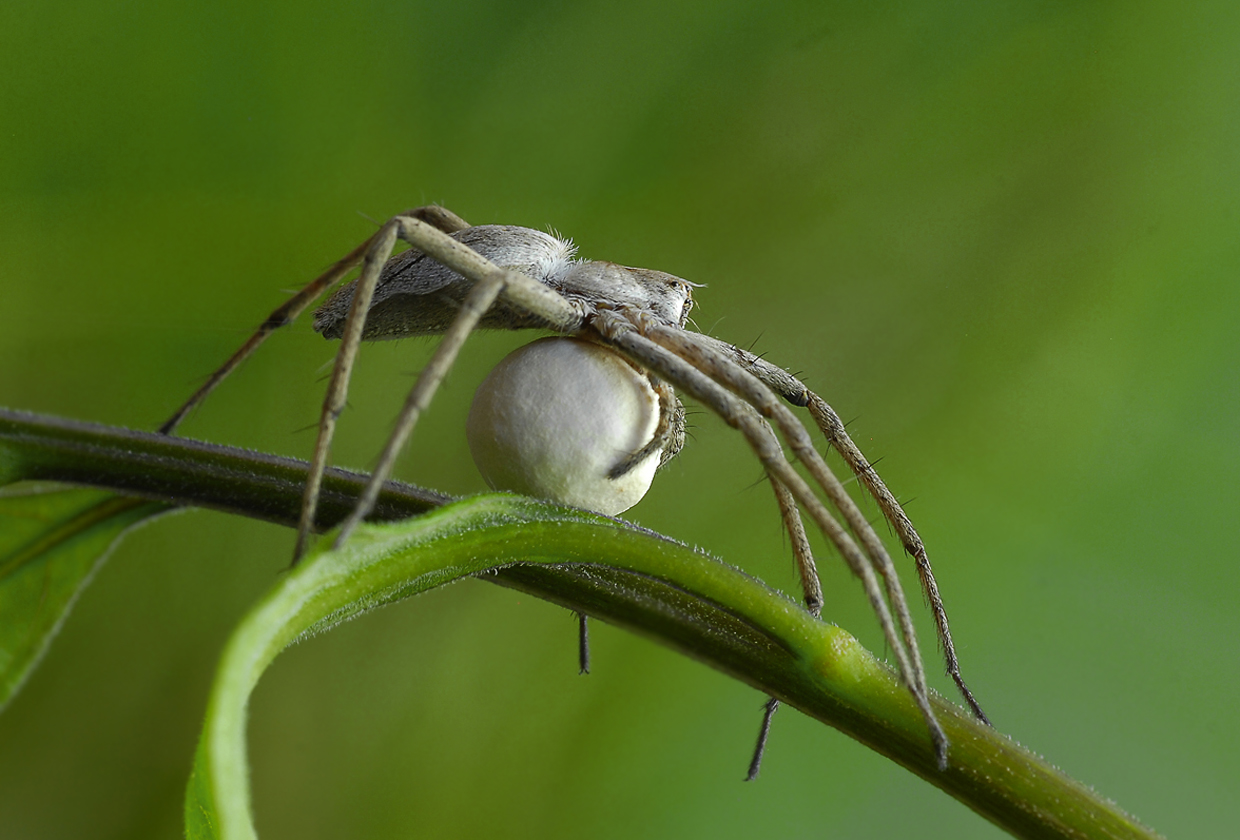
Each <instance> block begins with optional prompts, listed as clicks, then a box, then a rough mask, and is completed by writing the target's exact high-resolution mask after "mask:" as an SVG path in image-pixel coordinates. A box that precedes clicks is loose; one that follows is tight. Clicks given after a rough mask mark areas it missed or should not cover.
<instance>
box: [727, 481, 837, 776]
mask: <svg viewBox="0 0 1240 840" xmlns="http://www.w3.org/2000/svg"><path fill="white" fill-rule="evenodd" d="M771 489H772V490H773V491H774V492H775V501H776V502H778V503H779V515H780V517H781V518H782V519H783V521H784V528H785V529H786V530H787V531H788V539H789V540H790V542H791V544H792V556H793V558H795V560H796V563H797V571H798V572H799V573H800V576H801V591H802V592H803V593H804V595H805V608H806V610H807V611H808V612H809V614H810V615H812V616H814V617H818V616H820V615H822V582H821V581H820V580H819V579H818V568H817V566H816V565H815V564H814V552H813V550H812V549H811V548H810V545H809V537H808V536H806V534H805V523H803V522H802V521H801V511H800V510H799V509H798V508H797V502H796V499H794V498H793V497H792V493H790V492H789V491H788V488H787V487H785V486H784V485H782V484H780V483H779V482H778V481H777V480H775V479H773V478H772V479H771ZM763 710H764V711H763V713H762V726H761V727H760V728H759V730H758V742H757V744H756V745H755V746H754V750H753V758H751V759H750V760H749V773H748V774H747V775H746V776H745V781H747V782H752V781H753V780H754V779H756V778H758V772H759V771H760V770H761V769H762V756H763V754H764V753H765V752H766V741H767V738H768V737H769V736H770V734H771V721H772V719H773V718H774V717H775V712H776V711H778V710H779V700H777V699H776V698H774V697H769V698H767V701H766V703H765V704H764V705H763Z"/></svg>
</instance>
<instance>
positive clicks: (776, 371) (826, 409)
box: [694, 333, 990, 725]
mask: <svg viewBox="0 0 1240 840" xmlns="http://www.w3.org/2000/svg"><path fill="white" fill-rule="evenodd" d="M694 336H695V340H696V341H699V342H702V343H704V344H706V345H708V346H710V347H712V348H714V349H715V350H716V351H718V352H719V353H721V354H723V355H724V356H725V357H727V358H729V359H730V360H731V361H733V362H734V363H736V364H738V365H740V366H741V367H743V368H744V369H745V370H748V371H749V372H750V373H752V374H753V375H754V376H756V377H757V378H758V379H759V380H761V381H762V382H763V383H765V384H766V385H767V386H769V387H770V388H772V389H774V390H775V391H776V393H778V394H779V395H780V396H782V397H783V398H784V399H785V400H787V401H788V402H790V403H792V404H793V405H796V406H801V407H807V408H808V409H809V412H810V415H811V416H813V418H814V422H815V424H816V425H817V426H818V428H819V430H820V431H821V432H822V434H823V435H824V436H825V437H826V439H827V442H828V443H829V444H830V445H831V446H832V447H834V448H835V450H836V451H837V452H839V453H840V455H841V456H842V457H843V459H844V462H845V463H846V464H848V468H849V469H850V470H852V472H853V473H854V474H855V475H856V476H857V478H858V480H859V481H860V482H861V483H862V485H864V486H865V488H866V490H867V491H868V492H869V494H870V495H871V496H872V497H873V498H874V500H875V502H876V503H877V504H878V507H879V510H881V511H882V513H883V516H884V518H886V520H887V521H888V522H889V523H891V526H892V528H893V529H894V530H895V532H896V535H897V536H898V537H899V538H900V542H901V544H902V545H903V546H904V550H905V551H907V552H908V553H909V554H911V555H912V557H913V562H914V563H915V565H916V567H917V575H918V578H919V579H920V582H921V589H922V592H923V593H924V594H925V597H926V600H927V601H928V602H929V604H930V611H931V613H932V614H933V616H934V626H935V631H936V632H937V635H938V637H939V645H940V647H941V648H942V650H943V659H944V662H945V665H946V671H947V674H948V676H950V677H951V678H952V681H953V682H955V683H956V687H957V688H958V689H959V690H960V694H961V696H963V697H964V699H965V702H966V703H968V705H969V708H970V709H971V710H972V711H973V714H974V716H975V717H976V718H977V719H978V720H979V721H981V722H982V723H985V724H987V725H990V721H989V719H987V717H986V713H985V712H983V711H982V707H981V706H980V705H979V704H978V702H977V700H976V699H975V698H974V696H973V692H972V691H970V690H969V687H968V685H967V684H966V683H965V681H964V677H963V676H962V675H961V673H960V662H959V660H958V659H957V657H956V646H955V644H954V643H953V642H952V634H951V626H950V625H949V623H948V619H947V609H946V607H944V605H943V598H942V596H941V595H940V594H939V585H938V582H937V581H936V580H935V578H934V569H933V567H932V566H931V565H930V558H929V556H928V555H927V554H926V546H925V544H924V543H923V542H922V540H921V537H920V536H919V535H918V533H917V530H916V529H915V528H914V527H913V523H912V522H911V521H910V520H909V518H908V515H907V514H906V513H905V512H904V508H903V507H902V506H901V505H900V503H899V501H898V500H897V499H896V497H895V495H894V494H893V493H892V492H891V491H890V490H889V489H887V485H886V484H884V483H883V480H882V478H881V477H880V476H879V475H878V473H877V472H876V471H875V470H874V468H873V467H871V466H870V462H869V461H868V460H867V459H866V457H865V456H864V455H863V454H862V453H861V449H860V448H859V447H858V446H857V444H856V443H854V442H853V439H852V438H851V437H849V435H848V432H847V430H846V429H845V428H844V424H843V422H842V421H841V420H840V418H839V415H838V414H836V413H835V410H834V409H832V408H831V406H830V405H828V404H827V402H826V401H825V400H824V399H822V397H820V396H818V395H817V394H815V393H814V392H813V391H811V390H809V389H808V388H807V387H805V385H804V384H803V383H802V382H801V381H800V380H799V379H797V378H796V377H794V376H792V375H791V374H790V373H788V372H787V371H785V370H783V369H782V368H779V367H776V366H775V365H773V364H771V363H770V362H768V361H766V360H765V359H761V358H759V357H757V356H755V355H754V354H752V353H750V352H748V351H746V350H742V349H741V348H739V347H734V346H732V345H730V344H727V343H725V342H723V341H720V340H719V339H716V338H711V337H710V336H706V335H701V334H696V333H695V334H694Z"/></svg>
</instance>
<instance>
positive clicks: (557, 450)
mask: <svg viewBox="0 0 1240 840" xmlns="http://www.w3.org/2000/svg"><path fill="white" fill-rule="evenodd" d="M658 422H659V401H658V397H657V396H656V395H655V393H654V389H652V388H651V387H650V382H649V381H648V380H647V378H646V377H645V375H643V374H642V373H641V372H640V371H638V370H637V369H636V368H634V367H633V365H631V364H630V363H629V362H628V361H627V360H626V359H624V358H622V357H621V356H620V355H618V354H616V353H614V352H612V351H611V350H609V349H607V348H606V347H603V346H601V345H598V344H595V343H593V342H590V341H584V340H581V339H576V338H543V339H539V340H538V341H535V342H533V343H532V344H527V345H525V346H524V347H521V348H519V349H517V350H515V351H513V352H512V353H510V354H509V355H508V356H507V357H506V358H505V359H504V360H503V361H501V362H500V363H499V364H498V365H496V366H495V369H494V370H492V371H491V373H490V375H488V376H487V378H486V380H485V381H484V382H483V383H482V385H480V386H479V387H478V392H477V394H475V395H474V403H473V406H472V407H471V408H470V410H469V420H468V422H467V423H466V426H465V431H466V436H467V437H468V439H469V449H470V452H471V453H472V454H473V456H474V463H476V464H477V465H478V470H479V471H480V472H481V473H482V477H483V478H484V479H485V480H486V482H487V484H488V485H490V486H491V488H492V489H495V490H512V491H514V492H517V493H523V494H525V495H527V496H536V497H538V498H542V499H548V500H550V501H554V502H560V503H561V504H566V505H573V506H574V507H581V508H586V509H588V510H594V511H598V512H599V513H606V514H611V515H614V514H617V513H620V512H622V511H625V510H628V509H629V508H631V507H632V506H633V505H635V504H637V503H638V502H639V501H641V498H642V496H644V495H646V491H647V490H648V489H649V488H650V482H651V481H652V480H653V479H654V473H655V470H656V469H658V466H659V453H658V452H655V453H653V454H652V455H650V456H649V457H647V458H646V459H645V460H643V461H642V462H641V463H639V464H638V465H637V466H636V467H634V468H633V469H632V470H630V471H629V472H627V473H625V474H624V475H622V476H620V477H619V478H615V479H612V478H608V473H609V472H610V471H611V469H612V468H613V467H615V466H616V465H617V464H619V463H620V462H621V461H623V460H624V459H625V458H626V457H628V456H629V455H631V454H632V453H634V452H637V451H638V450H640V449H641V448H642V447H643V446H645V445H646V444H647V443H649V442H650V440H651V438H653V437H654V432H655V428H656V427H657V426H658Z"/></svg>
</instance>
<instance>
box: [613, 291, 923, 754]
mask: <svg viewBox="0 0 1240 840" xmlns="http://www.w3.org/2000/svg"><path fill="white" fill-rule="evenodd" d="M591 323H592V326H594V327H595V328H596V329H597V330H598V331H599V333H600V335H601V336H602V337H603V338H604V339H606V340H607V341H608V342H609V343H610V344H612V345H613V346H615V347H617V348H619V349H620V350H621V351H622V352H624V353H625V354H626V355H628V356H630V357H631V358H632V359H634V360H635V361H636V362H638V363H639V364H642V365H644V366H646V367H649V368H650V369H651V370H653V371H655V372H657V373H658V374H659V376H661V377H665V378H666V379H667V380H668V381H669V382H671V383H672V384H674V385H676V386H677V387H679V388H681V389H683V390H684V391H685V393H687V394H689V395H690V396H692V397H693V398H694V399H697V400H699V401H700V402H702V403H704V404H705V405H707V406H709V407H710V408H711V409H712V410H713V411H714V412H715V413H716V414H718V415H719V416H720V417H721V418H723V420H724V421H725V422H726V423H727V424H728V425H730V426H732V427H733V428H735V429H737V430H738V431H740V432H741V433H742V434H744V436H745V438H746V440H748V441H749V444H750V447H751V448H752V449H753V450H754V452H755V454H756V455H757V456H758V458H759V460H760V461H761V462H762V465H763V466H764V467H765V468H766V470H767V473H768V474H769V475H771V476H772V477H773V478H774V479H776V480H778V481H780V482H781V483H783V484H784V485H785V486H786V487H787V488H788V490H789V491H790V492H791V493H792V495H793V497H794V498H795V499H796V501H797V502H798V503H799V504H800V505H801V506H802V507H804V508H805V510H806V511H807V512H808V513H809V514H810V516H811V517H812V518H813V519H814V522H815V523H816V524H817V525H818V527H819V528H820V529H822V531H823V533H824V534H825V535H826V536H827V537H828V538H829V539H830V540H831V542H832V543H833V544H834V545H835V547H836V549H837V550H838V551H839V552H840V555H841V556H842V557H843V558H844V561H845V562H846V563H847V564H848V566H849V568H850V569H852V571H853V574H855V575H857V577H859V578H860V579H861V582H862V586H863V588H864V589H865V592H866V596H867V598H868V599H869V601H870V606H871V608H872V609H873V610H874V613H875V615H876V616H877V617H878V621H879V625H880V626H881V627H882V630H883V635H884V637H885V638H886V640H887V644H888V645H889V646H890V647H891V651H892V655H893V656H894V657H895V659H896V663H897V666H898V668H899V672H900V674H901V676H902V677H903V679H904V682H905V685H906V686H907V687H908V688H909V691H910V693H911V694H912V695H913V699H914V700H915V701H916V703H917V706H918V708H919V709H920V710H921V713H922V717H923V718H924V719H925V721H926V725H927V727H928V728H929V730H930V737H931V741H932V743H933V746H934V751H935V754H936V756H937V757H938V761H939V765H940V766H941V767H943V766H946V761H947V736H946V734H945V733H944V732H943V728H942V727H941V726H940V725H939V722H938V719H937V718H936V717H935V715H934V710H933V709H932V708H931V707H930V699H929V694H928V692H927V690H926V688H925V681H924V674H922V675H920V678H919V672H918V671H917V670H916V669H915V668H914V665H913V663H914V661H915V660H914V658H913V657H914V656H915V655H916V653H915V651H916V645H915V644H913V645H912V648H913V652H910V651H909V649H908V646H907V645H906V641H905V639H904V637H903V636H902V635H901V633H899V632H897V631H896V625H895V622H894V621H893V620H892V616H891V609H890V608H889V607H888V604H887V601H886V600H885V599H884V597H883V590H882V588H880V586H879V584H878V580H877V576H876V574H875V570H874V561H872V559H871V558H870V557H868V556H867V555H866V554H865V553H864V552H862V551H861V550H860V549H859V548H858V547H857V544H856V543H855V542H854V541H853V539H852V537H851V536H850V535H849V534H848V532H847V531H846V530H845V529H844V528H843V526H841V525H840V523H839V522H838V521H837V520H836V519H835V517H834V516H832V515H831V512H830V511H829V510H827V507H826V506H825V505H824V504H823V503H822V501H821V500H820V499H819V498H818V497H817V496H816V495H815V494H814V492H813V490H811V489H810V487H809V485H808V484H807V483H806V482H805V480H804V479H803V478H801V476H800V475H799V474H798V473H797V472H796V471H795V470H794V469H793V468H792V465H791V464H789V463H788V460H787V459H786V458H785V457H784V454H783V451H782V450H781V449H780V447H779V445H778V443H777V442H776V441H775V440H774V436H773V435H772V434H771V433H770V430H769V427H767V426H766V424H765V422H764V421H762V420H761V418H759V417H756V416H755V415H754V413H753V411H752V410H750V409H749V408H748V407H747V405H746V403H744V402H742V401H741V400H740V399H739V398H738V397H736V396H734V395H733V394H732V393H730V392H729V391H728V390H726V389H725V388H724V387H723V386H722V385H720V384H719V383H717V382H716V381H715V380H714V379H712V378H711V377H710V376H709V375H707V374H706V373H703V372H702V371H701V370H699V369H698V368H696V367H695V366H694V365H693V364H691V363H690V362H689V361H686V360H685V359H683V358H681V357H680V356H679V355H677V354H676V353H675V352H673V351H671V350H668V349H666V348H664V347H662V346H660V345H659V344H657V343H655V342H654V341H653V340H651V339H649V338H647V337H645V336H643V335H641V334H640V333H639V331H638V328H637V326H636V325H635V324H634V323H633V322H632V321H630V320H628V319H627V318H626V317H624V316H623V315H621V314H619V313H617V312H614V311H610V310H601V311H599V312H598V313H597V314H596V315H595V317H594V318H593V319H592V322H591ZM742 373H743V371H742ZM801 431H802V433H804V429H802V430H801ZM810 450H811V451H812V450H813V447H812V446H811V447H810ZM798 454H800V453H798ZM814 454H815V455H816V454H817V453H816V452H814ZM837 483H838V482H837ZM891 588H892V589H894V591H895V592H899V589H898V588H896V587H891ZM903 629H904V628H902V630H903Z"/></svg>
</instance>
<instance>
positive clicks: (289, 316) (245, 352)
mask: <svg viewBox="0 0 1240 840" xmlns="http://www.w3.org/2000/svg"><path fill="white" fill-rule="evenodd" d="M404 215H406V216H412V217H413V218H416V219H422V220H423V221H425V222H426V223H428V224H431V225H434V226H435V227H437V228H439V229H440V230H442V231H444V232H445V233H453V232H455V231H458V230H464V229H465V228H467V227H469V223H468V222H466V221H465V220H464V219H462V218H461V217H460V216H458V215H456V214H455V213H453V212H452V211H451V210H445V209H444V208H443V207H436V206H433V205H432V206H429V207H419V208H417V209H416V210H410V211H409V212H408V213H405V214H404ZM378 235H379V234H375V236H378ZM375 236H372V237H371V238H370V239H367V240H366V241H365V242H363V243H362V244H361V245H358V246H357V247H356V248H354V249H353V250H352V251H350V252H349V253H348V254H346V255H345V256H344V257H343V258H342V259H340V260H339V261H337V262H336V264H335V265H333V266H332V267H331V268H329V269H327V271H325V272H323V273H322V274H321V275H319V276H318V277H316V278H315V279H314V280H312V281H310V282H309V283H307V284H306V286H305V287H304V288H302V290H301V291H299V292H298V293H297V294H295V295H294V296H293V297H291V298H289V299H288V300H287V301H285V303H284V304H283V305H282V306H279V307H277V308H276V310H275V311H274V312H272V313H271V314H270V315H268V316H267V318H266V320H264V321H263V323H262V324H261V325H260V326H259V328H258V329H257V330H256V331H255V332H254V334H253V335H252V336H250V338H249V339H248V340H247V341H246V342H245V344H243V345H241V347H240V349H238V350H237V352H235V353H233V354H232V355H231V356H229V357H228V361H226V362H224V364H223V365H221V366H220V367H219V368H218V369H216V371H215V372H214V373H212V374H211V375H210V376H209V377H208V378H207V381H206V382H205V383H203V385H202V387H200V388H199V389H198V390H197V391H195V392H194V393H193V395H192V396H191V397H190V398H189V399H188V400H186V401H185V403H184V404H183V405H182V406H181V407H180V408H178V409H177V410H176V413H175V414H173V415H172V416H171V417H169V418H168V419H167V420H166V421H164V424H163V425H162V426H160V427H159V433H160V434H163V435H170V434H172V433H173V432H174V431H175V430H176V427H177V426H179V425H180V424H181V421H183V420H184V419H185V417H186V416H187V415H188V414H189V413H190V412H191V411H192V410H193V409H194V408H195V407H196V406H197V405H198V404H199V403H201V402H202V401H203V400H205V399H206V398H207V396H208V395H209V394H210V393H211V392H212V391H214V390H215V388H216V386H218V385H219V384H220V383H221V382H223V381H224V380H225V379H226V378H227V377H228V375H229V374H231V373H232V372H233V371H234V370H236V369H237V368H238V367H239V366H240V365H241V363H242V362H244V361H245V360H246V359H248V358H249V357H250V356H251V355H253V353H254V351H255V350H257V349H258V348H259V347H260V346H261V345H262V343H263V342H264V341H266V340H267V337H268V336H269V335H271V334H272V333H273V332H275V331H276V330H278V329H279V328H280V327H285V326H288V325H289V324H291V323H293V321H294V320H295V319H296V318H297V316H298V315H300V314H301V313H302V312H304V311H305V310H306V308H307V307H309V306H310V304H312V303H314V301H315V300H317V299H318V298H319V297H320V296H321V295H322V294H323V293H324V292H326V291H327V290H328V289H330V288H331V287H332V286H334V285H335V284H336V283H338V282H339V281H340V280H341V279H342V278H343V277H344V276H345V275H346V274H348V273H349V272H350V271H351V270H352V269H353V268H354V267H355V266H357V264H358V263H359V262H361V260H362V258H363V257H364V256H365V255H366V252H367V251H368V250H369V249H370V247H371V245H372V244H373V242H374V239H375Z"/></svg>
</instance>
